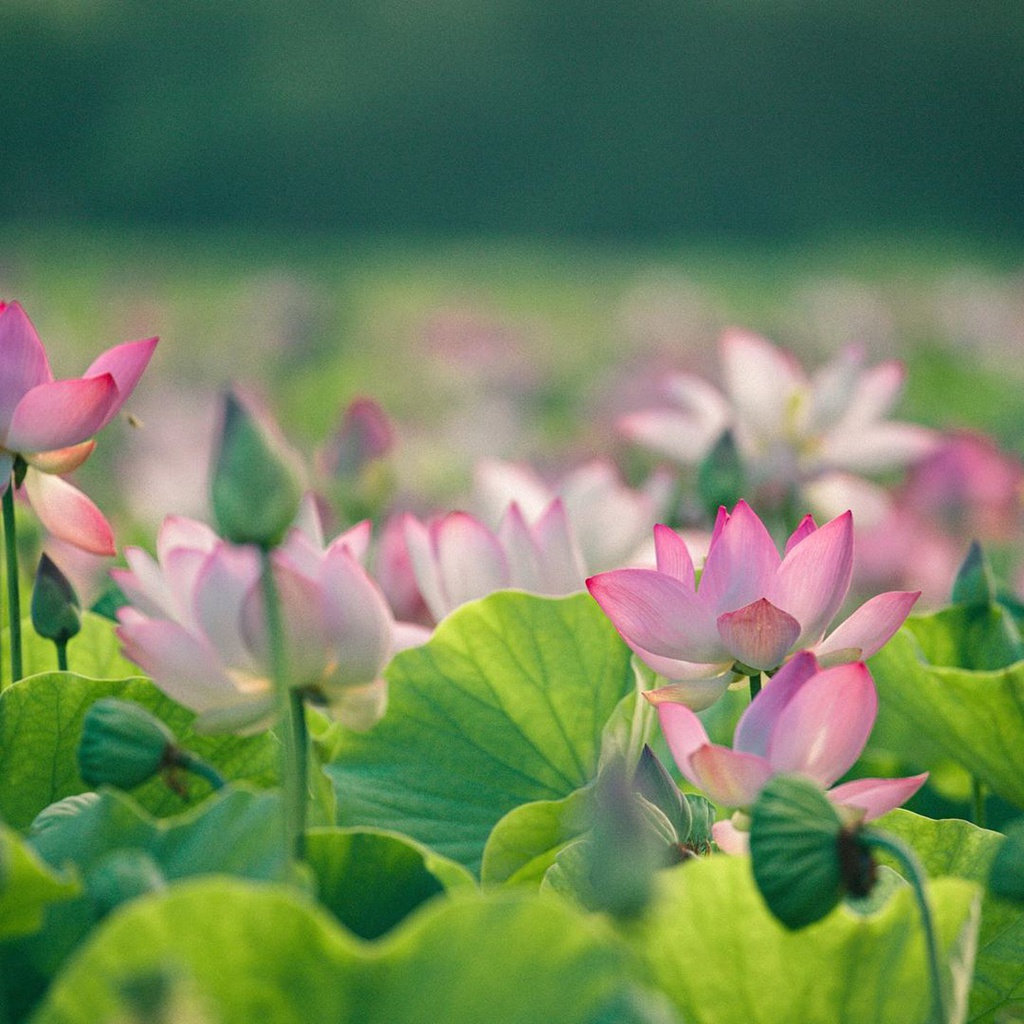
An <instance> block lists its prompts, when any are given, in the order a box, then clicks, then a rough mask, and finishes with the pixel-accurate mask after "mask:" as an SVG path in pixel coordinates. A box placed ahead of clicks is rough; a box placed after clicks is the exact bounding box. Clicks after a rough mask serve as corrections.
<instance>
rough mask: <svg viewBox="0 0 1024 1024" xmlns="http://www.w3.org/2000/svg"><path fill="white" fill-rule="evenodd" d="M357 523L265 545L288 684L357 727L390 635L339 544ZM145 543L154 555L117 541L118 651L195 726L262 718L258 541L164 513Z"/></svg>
mask: <svg viewBox="0 0 1024 1024" xmlns="http://www.w3.org/2000/svg"><path fill="white" fill-rule="evenodd" d="M362 532H363V531H362V530H358V531H357V533H356V535H354V536H351V535H344V534H343V535H342V536H341V537H339V538H338V539H337V540H336V541H334V542H333V543H331V544H329V545H328V546H327V547H326V548H321V547H320V546H319V545H318V544H317V543H316V541H315V538H311V537H310V536H309V535H308V534H306V533H304V532H303V531H302V530H293V531H292V532H291V533H290V534H289V536H288V537H287V538H286V540H285V542H284V544H283V545H282V546H281V547H280V548H279V549H277V550H276V551H274V552H273V554H272V556H271V558H272V562H273V570H274V578H275V581H276V583H277V586H278V590H279V593H280V599H281V607H282V614H283V617H284V623H285V634H286V644H287V660H288V667H289V673H290V676H291V680H290V684H291V686H293V687H294V688H296V689H299V690H302V691H303V692H304V693H305V694H306V695H307V696H309V697H311V698H312V699H315V700H317V701H319V702H322V703H325V704H326V705H327V706H328V708H329V710H330V711H331V713H332V714H333V715H334V716H335V717H337V718H339V719H340V720H341V721H342V722H343V723H345V724H346V725H348V726H350V727H352V728H368V727H369V726H370V725H372V724H373V723H374V722H375V721H376V720H377V719H378V718H379V717H380V716H381V715H382V714H383V711H384V705H385V702H386V696H387V688H386V682H385V680H384V679H383V675H382V673H383V670H384V667H385V665H386V664H387V662H388V661H389V659H390V657H391V654H392V649H393V645H394V644H393V627H394V623H393V619H392V617H391V612H390V610H389V609H388V606H387V602H386V601H385V600H384V597H383V595H382V594H381V593H380V591H379V589H378V588H377V586H376V584H374V583H373V581H372V580H371V579H370V578H369V577H368V576H367V575H366V573H365V571H364V570H363V569H362V567H361V566H360V565H359V563H358V562H357V561H356V558H355V557H354V555H353V553H352V550H351V546H352V544H353V543H356V544H358V543H360V540H359V537H360V534H361V533H362ZM157 550H158V560H157V561H155V560H154V559H153V558H151V557H150V556H149V555H148V554H146V552H144V551H142V550H140V549H138V548H129V549H128V550H127V551H126V553H125V554H126V557H127V559H128V565H129V568H128V569H125V570H113V572H112V575H113V576H114V578H115V579H116V581H117V582H118V584H119V585H120V587H121V589H122V590H123V591H124V592H125V594H126V595H127V596H128V598H129V600H130V601H131V602H132V605H133V607H125V608H122V609H120V611H119V613H118V618H119V620H120V625H119V627H118V630H117V633H118V637H119V638H120V640H121V642H122V644H123V646H124V652H125V654H126V656H127V657H129V658H130V659H131V660H132V661H134V662H135V663H136V664H137V665H139V666H140V667H141V668H142V669H143V670H144V671H146V672H147V673H148V674H149V675H150V676H152V678H153V681H154V682H155V683H156V685H157V686H159V687H160V689H162V690H163V691H164V692H165V693H166V694H167V695H168V696H170V697H171V698H173V699H174V700H176V701H178V703H180V704H182V705H184V706H185V707H188V708H190V709H191V710H193V711H195V712H196V713H197V715H198V717H197V719H196V722H195V726H196V728H197V729H199V730H202V731H208V732H219V731H228V732H245V733H248V732H255V731H258V730H260V729H264V728H266V727H268V726H269V725H270V724H272V722H273V720H274V717H275V713H276V708H277V701H276V695H275V693H274V685H273V681H272V679H271V674H270V667H269V666H270V653H269V650H268V641H267V635H266V625H265V622H266V617H265V613H264V608H263V602H262V596H261V592H260V586H259V579H260V571H261V563H260V555H259V552H258V551H257V549H256V548H255V547H251V546H248V545H246V546H235V545H232V544H228V543H227V542H226V541H224V540H221V539H220V538H219V537H218V536H217V535H216V534H215V533H214V532H213V530H211V529H210V528H209V527H208V526H206V525H205V524H203V523H199V522H196V521H194V520H191V519H185V518H181V517H170V518H168V519H166V520H165V521H164V524H163V526H162V527H161V529H160V533H159V536H158V539H157Z"/></svg>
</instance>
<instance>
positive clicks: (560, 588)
mask: <svg viewBox="0 0 1024 1024" xmlns="http://www.w3.org/2000/svg"><path fill="white" fill-rule="evenodd" d="M532 533H533V539H534V542H535V545H536V550H537V558H538V564H539V568H540V586H541V589H540V591H539V592H540V593H541V594H550V595H552V596H555V597H561V596H563V595H565V594H575V593H576V592H577V591H580V590H582V589H583V578H584V576H586V572H585V570H584V568H583V556H582V555H581V554H580V549H579V545H578V544H577V543H576V536H575V534H574V532H573V529H572V525H571V524H570V522H569V518H568V515H567V514H566V510H565V505H564V503H563V501H562V499H561V498H556V499H555V500H554V501H552V502H551V504H550V505H548V507H547V508H546V509H545V510H544V513H543V514H542V515H541V517H540V519H538V520H537V522H536V523H534V525H533V530H532ZM510 568H511V566H510Z"/></svg>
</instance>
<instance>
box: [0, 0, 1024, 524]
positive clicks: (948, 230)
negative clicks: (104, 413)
mask: <svg viewBox="0 0 1024 1024" xmlns="http://www.w3.org/2000/svg"><path fill="white" fill-rule="evenodd" d="M1022 84H1024V6H1022V5H1021V4H1020V3H1019V2H1018V0H974V2H973V3H970V4H964V3H961V2H954V0H930V2H929V3H902V4H894V3H891V2H890V0H817V2H810V0H761V2H754V0H700V2H696V0H630V2H629V3H625V2H620V0H610V2H606V3H603V4H600V5H595V4H593V3H591V2H588V3H582V2H580V0H489V2H487V3H471V2H467V0H433V2H430V3H426V2H423V0H402V2H397V0H372V2H369V0H347V2H345V3H326V2H323V0H289V2H288V3H287V4H285V3H283V2H280V0H245V2H239V0H220V2H218V3H216V4H211V3H207V2H198V0H180V2H177V3H172V4H166V3H151V2H144V0H138V2H133V0H5V2H4V3H3V5H2V6H0V96H2V97H3V99H2V112H3V113H2V123H0V195H2V196H3V204H2V208H0V232H2V237H3V239H4V245H3V246H2V247H0V294H2V295H3V296H4V297H6V298H18V299H20V300H21V301H22V303H23V304H24V305H25V307H26V309H27V310H28V312H29V314H30V316H32V318H33V320H34V322H35V324H36V326H37V328H38V329H39V331H40V334H41V336H42V337H43V339H44V341H45V342H46V343H47V345H48V347H49V348H50V350H51V357H52V359H53V361H54V364H55V367H56V369H57V371H58V372H59V373H61V374H63V375H70V374H73V373H78V372H81V370H82V368H83V367H84V366H85V365H87V362H88V360H89V359H90V358H91V356H92V354H93V353H95V352H96V351H98V350H99V349H100V348H102V347H105V346H106V345H108V344H112V343H114V342H116V341H120V340H125V339H127V338H132V337H142V336H146V335H150V334H160V335H161V336H162V338H163V343H162V345H161V347H160V349H159V350H158V358H157V360H156V361H155V364H154V367H153V371H152V372H151V373H150V374H149V375H147V378H146V379H145V380H144V382H143V385H142V386H140V388H139V391H138V393H137V396H136V399H135V401H134V405H135V412H134V420H133V423H135V424H136V427H135V428H132V427H130V426H128V425H127V424H126V423H121V424H119V425H117V426H116V427H114V428H112V431H114V432H117V431H120V434H121V437H120V438H119V440H118V442H116V443H114V442H111V441H109V440H108V441H107V442H106V443H105V444H104V445H101V451H100V452H98V453H97V457H96V458H95V459H94V460H92V461H91V462H90V463H89V464H88V465H87V466H86V467H85V468H84V469H83V474H82V475H83V481H85V484H86V487H87V489H88V490H89V491H90V493H91V494H93V495H94V497H96V498H97V500H100V501H101V502H103V503H105V504H106V507H112V506H113V505H115V504H116V503H117V502H118V501H119V497H123V495H124V492H125V487H124V480H125V476H124V475H123V474H124V473H129V474H130V478H131V480H132V483H133V487H132V488H131V490H132V491H133V495H134V496H133V497H132V498H131V505H132V507H131V508H130V510H129V513H130V515H131V516H132V517H134V518H132V520H131V521H132V522H143V523H145V524H146V528H147V530H148V529H150V528H151V524H152V523H153V522H154V521H156V519H158V518H159V516H160V515H162V514H163V513H164V512H166V511H193V512H195V511H198V510H199V509H198V506H199V505H200V504H201V501H202V498H201V490H202V488H201V487H199V488H198V491H197V493H192V492H190V491H189V489H188V485H187V482H186V481H187V479H188V478H189V477H190V476H191V477H195V476H197V473H196V466H197V463H198V461H199V460H200V459H201V457H202V451H203V439H204V438H205V437H206V436H207V434H208V432H209V429H210V423H211V416H212V412H211V409H212V397H211V396H212V395H213V394H214V393H215V391H216V389H217V388H218V387H219V386H221V385H222V384H223V383H224V382H225V381H226V380H228V379H232V378H242V379H243V380H245V381H247V382H248V383H250V384H252V385H254V386H255V387H257V388H258V389H261V390H264V391H266V392H268V393H269V395H270V401H271V405H272V406H273V407H274V409H275V411H276V412H277V413H278V414H279V415H280V416H281V418H282V420H283V421H284V424H285V426H286V428H287V429H288V430H289V432H290V433H291V434H292V436H294V437H295V439H296V440H297V442H298V443H300V444H304V445H307V446H308V447H310V448H312V447H313V446H315V445H316V444H318V443H320V442H321V441H322V440H323V439H324V437H325V435H326V433H327V432H328V431H329V430H330V429H331V427H332V426H333V425H334V424H335V423H336V422H337V420H338V418H339V416H340V414H341V410H342V409H343V408H344V407H345V405H346V404H347V403H348V401H349V400H351V399H352V398H353V397H354V396H356V395H359V394H370V395H372V396H374V397H376V398H378V399H379V400H380V401H381V402H382V403H383V404H384V406H385V408H386V409H387V411H388V412H389V413H390V414H391V415H392V416H394V417H395V418H396V420H397V421H398V423H399V426H400V436H401V438H402V452H403V453H404V454H403V455H402V458H403V459H404V462H403V463H402V468H401V471H400V472H401V473H402V474H404V477H403V479H405V480H406V481H407V484H408V487H409V488H411V489H412V488H425V489H426V490H427V491H429V492H432V493H437V494H442V493H446V492H447V493H454V492H457V489H458V487H459V486H460V484H461V483H462V482H464V480H465V478H466V475H467V473H468V467H469V466H470V465H471V463H472V459H473V458H474V457H475V456H476V455H478V454H483V453H487V454H493V455H499V456H504V457H515V458H530V457H532V458H547V459H548V460H551V459H552V458H554V456H553V455H552V454H551V453H552V452H553V451H555V450H558V451H560V452H561V453H562V455H561V457H563V458H569V457H571V456H573V455H575V454H577V453H579V454H585V453H593V452H594V451H605V450H613V449H614V447H615V445H617V444H621V442H620V441H619V440H618V439H617V438H616V437H615V436H614V431H613V430H612V427H611V423H612V418H613V416H614V415H615V414H617V413H618V412H621V411H622V410H623V409H624V408H627V407H629V405H630V404H631V403H632V404H634V405H635V404H636V403H639V402H642V401H644V400H645V399H646V398H647V397H649V394H650V390H651V388H652V386H653V385H652V381H654V380H655V379H656V377H657V374H658V373H659V372H662V371H664V370H666V369H669V368H677V369H688V370H695V371H697V372H701V373H706V374H708V375H709V376H710V377H711V378H712V379H714V376H715V373H716V372H717V371H716V360H715V356H714V351H713V346H714V342H715V339H716V338H717V336H718V335H719V333H720V331H721V330H722V328H723V327H724V326H726V325H728V324H731V323H740V324H743V325H744V326H747V327H750V328H752V329H755V330H758V331H761V332H762V333H764V334H766V335H768V336H770V337H772V338H773V339H774V340H775V341H777V342H779V343H780V344H783V345H786V346H789V347H792V348H794V349H795V350H796V351H798V352H799V353H800V354H801V356H802V357H805V358H806V359H807V360H808V361H809V362H810V363H811V364H812V365H813V364H815V363H816V362H817V361H820V360H822V359H824V358H826V357H828V356H829V355H831V354H833V353H834V352H835V351H836V350H837V349H838V348H839V346H841V345H842V344H845V343H847V342H851V341H856V342H859V343H862V344H864V345H865V346H867V348H868V349H869V351H870V352H871V354H872V356H873V357H883V356H886V355H889V354H892V353H897V354H899V355H901V356H903V357H904V358H905V359H906V360H907V361H908V365H909V368H910V371H911V372H910V375H909V379H908V385H907V391H906V395H905V398H904V402H903V406H902V408H901V409H900V414H901V415H902V416H904V417H905V418H916V419H918V420H921V421H923V422H927V423H931V424H934V425H940V426H949V427H959V428H973V429H983V430H987V431H989V432H992V433H994V434H995V436H996V437H997V438H998V440H999V442H1000V443H1001V444H1003V445H1005V446H1008V447H1010V448H1019V446H1020V443H1021V441H1022V439H1024V428H1022V426H1021V419H1020V416H1019V413H1018V409H1019V406H1018V404H1017V401H1016V398H1017V395H1018V393H1019V390H1020V386H1021V384H1022V383H1024V370H1022V368H1021V363H1020V361H1019V358H1018V354H1019V353H1020V352H1021V351H1024V204H1022V202H1021V199H1022V196H1024V189H1022V185H1024V160H1022V156H1024V153H1022V149H1021V139H1022V128H1024V88H1022ZM139 425H141V428H140V427H139ZM584 450H586V451H584ZM118 460H121V461H124V462H126V463H127V465H128V468H127V469H126V468H124V467H123V466H121V465H120V462H118ZM175 467H177V469H175ZM127 522H128V513H126V518H125V523H127Z"/></svg>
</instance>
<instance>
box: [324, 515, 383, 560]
mask: <svg viewBox="0 0 1024 1024" xmlns="http://www.w3.org/2000/svg"><path fill="white" fill-rule="evenodd" d="M372 535H373V523H372V522H371V521H370V520H369V519H364V520H363V521H362V522H360V523H356V525H355V526H350V527H349V528H348V529H347V530H345V532H344V533H339V534H338V536H337V537H335V538H334V540H332V541H331V543H330V545H329V547H331V548H333V547H335V546H337V547H343V548H347V549H348V553H349V554H350V555H351V556H352V557H353V558H354V559H355V560H356V561H357V562H359V563H361V564H365V562H366V556H367V555H368V554H369V553H370V538H371V536H372Z"/></svg>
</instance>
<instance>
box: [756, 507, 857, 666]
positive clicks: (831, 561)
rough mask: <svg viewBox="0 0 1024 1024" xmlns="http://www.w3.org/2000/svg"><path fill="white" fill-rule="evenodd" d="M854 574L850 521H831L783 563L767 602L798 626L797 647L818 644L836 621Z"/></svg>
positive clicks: (847, 515) (846, 515)
mask: <svg viewBox="0 0 1024 1024" xmlns="http://www.w3.org/2000/svg"><path fill="white" fill-rule="evenodd" d="M852 573H853V517H852V516H851V515H850V513H849V512H844V513H843V515H841V516H837V517H836V518H835V519H832V520H830V521H829V522H827V523H826V524H825V525H824V526H822V527H821V529H819V530H815V531H814V532H813V533H811V534H809V535H808V536H806V537H805V538H804V539H803V540H802V541H801V542H800V543H798V544H796V545H795V546H794V547H793V548H792V549H791V550H790V552H789V554H787V555H786V557H785V558H784V559H783V561H782V564H781V565H780V566H779V570H778V572H777V573H776V574H775V579H774V581H773V582H772V585H771V587H770V588H769V590H768V597H769V599H770V600H771V601H772V602H773V603H774V604H776V605H777V606H778V607H779V608H784V609H785V610H786V611H787V612H789V614H790V615H792V616H793V618H795V619H796V620H797V622H799V623H800V635H799V638H798V639H797V640H796V644H795V645H796V646H798V647H806V646H808V645H810V644H814V643H817V642H818V641H819V640H820V639H821V637H822V635H823V634H824V632H825V627H826V626H827V625H828V624H829V623H830V622H831V621H832V620H833V619H834V618H835V616H836V613H837V612H838V611H839V608H840V607H841V605H842V603H843V600H844V599H845V597H846V593H847V591H848V590H849V589H850V577H851V575H852Z"/></svg>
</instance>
